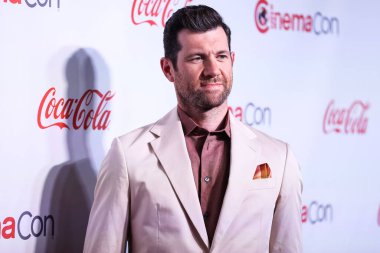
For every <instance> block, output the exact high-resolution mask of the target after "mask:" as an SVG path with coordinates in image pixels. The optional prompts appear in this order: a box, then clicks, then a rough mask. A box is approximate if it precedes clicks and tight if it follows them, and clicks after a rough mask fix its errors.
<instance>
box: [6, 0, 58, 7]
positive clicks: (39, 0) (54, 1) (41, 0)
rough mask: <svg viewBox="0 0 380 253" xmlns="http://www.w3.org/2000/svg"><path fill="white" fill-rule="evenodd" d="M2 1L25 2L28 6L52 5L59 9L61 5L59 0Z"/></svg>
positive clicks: (17, 3)
mask: <svg viewBox="0 0 380 253" xmlns="http://www.w3.org/2000/svg"><path fill="white" fill-rule="evenodd" d="M3 2H4V3H8V2H9V3H10V4H15V5H20V6H21V5H23V4H25V5H26V6H28V7H29V8H35V7H42V8H44V7H48V8H52V7H54V6H56V7H57V9H59V8H60V7H61V1H60V0H9V1H8V0H3Z"/></svg>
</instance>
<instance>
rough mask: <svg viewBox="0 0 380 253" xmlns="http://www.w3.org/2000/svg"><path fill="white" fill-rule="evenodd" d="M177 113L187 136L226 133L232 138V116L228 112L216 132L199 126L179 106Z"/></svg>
mask: <svg viewBox="0 0 380 253" xmlns="http://www.w3.org/2000/svg"><path fill="white" fill-rule="evenodd" d="M177 112H178V116H179V119H180V121H181V123H182V129H183V132H184V134H185V135H186V136H189V135H192V134H194V133H198V134H199V132H200V133H204V134H208V133H211V134H221V133H225V134H226V135H227V136H228V137H229V138H231V127H230V116H229V113H228V111H227V113H226V116H225V117H224V119H223V120H222V122H220V124H219V126H218V127H217V128H216V130H215V131H212V132H209V131H207V130H206V129H204V128H202V127H200V126H198V124H197V123H195V121H194V120H193V119H192V118H191V117H190V116H189V115H188V114H187V113H186V112H185V111H184V110H182V109H181V108H180V107H179V106H177Z"/></svg>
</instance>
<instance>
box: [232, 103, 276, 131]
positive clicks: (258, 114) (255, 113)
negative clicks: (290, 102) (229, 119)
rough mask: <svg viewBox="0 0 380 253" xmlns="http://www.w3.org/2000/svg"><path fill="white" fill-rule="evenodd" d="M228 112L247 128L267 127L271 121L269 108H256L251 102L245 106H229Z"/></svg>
mask: <svg viewBox="0 0 380 253" xmlns="http://www.w3.org/2000/svg"><path fill="white" fill-rule="evenodd" d="M228 110H229V111H230V112H231V113H232V115H234V116H235V118H237V119H239V120H240V121H242V122H243V123H244V124H246V125H249V126H254V125H256V126H263V125H266V126H269V125H270V124H271V121H272V110H271V109H270V108H269V107H261V106H257V105H255V104H254V103H252V102H249V103H247V104H246V105H245V106H236V107H232V106H229V107H228Z"/></svg>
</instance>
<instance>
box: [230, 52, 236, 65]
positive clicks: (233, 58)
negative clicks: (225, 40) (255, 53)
mask: <svg viewBox="0 0 380 253" xmlns="http://www.w3.org/2000/svg"><path fill="white" fill-rule="evenodd" d="M234 61H235V52H231V63H232V66H233V65H234Z"/></svg>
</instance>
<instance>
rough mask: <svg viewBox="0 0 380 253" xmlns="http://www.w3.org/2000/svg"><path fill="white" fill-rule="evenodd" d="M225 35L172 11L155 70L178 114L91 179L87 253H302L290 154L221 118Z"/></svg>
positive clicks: (114, 154) (226, 69) (203, 11)
mask: <svg viewBox="0 0 380 253" xmlns="http://www.w3.org/2000/svg"><path fill="white" fill-rule="evenodd" d="M230 34H231V32H230V29H229V28H228V26H227V25H226V24H224V23H223V20H222V18H221V17H220V16H219V14H218V13H217V12H216V11H215V10H213V9H212V8H210V7H207V6H188V7H185V8H183V9H180V10H178V11H177V12H176V13H174V14H173V16H172V17H171V18H170V19H169V20H168V22H167V23H166V27H165V30H164V48H165V57H164V58H162V59H161V68H162V71H163V73H164V75H165V76H166V78H167V79H168V80H169V81H170V82H173V83H174V87H175V91H176V95H177V101H178V106H177V107H176V108H174V109H173V110H172V111H170V112H169V113H168V114H167V115H165V116H164V117H163V118H161V119H160V120H158V121H157V122H156V123H154V124H151V125H148V126H145V127H142V128H139V129H137V130H135V131H132V132H130V133H128V134H126V135H124V136H122V137H119V138H116V139H115V140H114V142H113V144H112V147H111V149H110V151H109V153H108V155H107V157H106V158H105V160H104V162H103V165H102V169H101V172H100V175H99V178H98V182H97V186H96V190H95V201H94V204H93V207H92V210H91V215H90V220H89V225H88V228H87V235H86V241H85V248H84V251H85V252H123V251H124V247H125V245H126V242H127V241H128V248H129V250H130V252H180V253H182V252H232V253H234V252H237V253H241V252H251V253H252V252H257V253H265V252H271V253H275V252H282V253H297V252H301V239H300V238H301V219H300V209H301V188H302V183H301V179H300V172H299V168H298V165H297V162H296V160H295V158H294V156H293V154H292V153H291V152H290V150H289V148H288V145H287V144H285V143H283V142H281V141H279V140H275V139H273V138H271V137H268V136H267V135H265V134H263V133H261V132H259V131H257V130H253V129H250V128H248V127H246V126H245V125H243V124H242V123H241V122H239V121H238V120H236V119H234V118H233V117H232V116H231V115H229V113H228V105H227V97H228V94H229V93H230V90H231V87H232V65H233V62H234V53H233V52H231V49H230Z"/></svg>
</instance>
